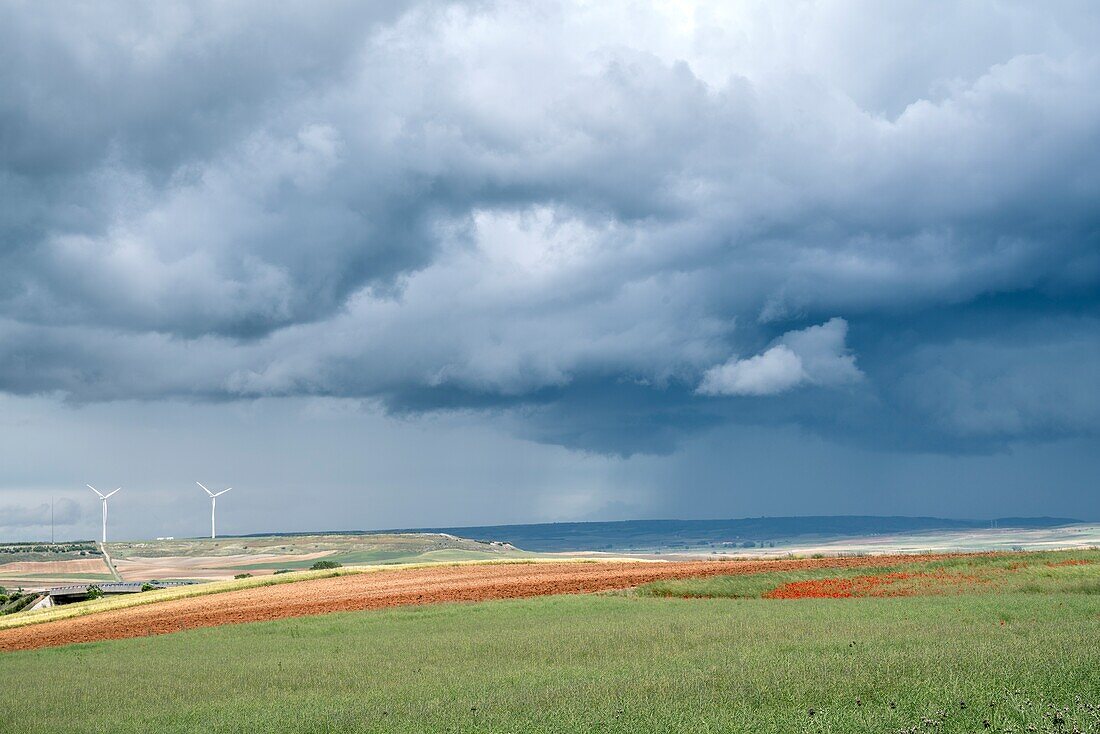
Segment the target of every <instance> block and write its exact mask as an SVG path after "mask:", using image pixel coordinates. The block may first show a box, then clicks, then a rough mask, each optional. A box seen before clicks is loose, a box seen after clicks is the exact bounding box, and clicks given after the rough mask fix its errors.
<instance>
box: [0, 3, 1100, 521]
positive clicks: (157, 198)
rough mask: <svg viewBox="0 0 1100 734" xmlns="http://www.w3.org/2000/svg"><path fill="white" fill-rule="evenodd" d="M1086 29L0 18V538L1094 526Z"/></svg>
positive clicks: (514, 9)
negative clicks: (965, 522)
mask: <svg viewBox="0 0 1100 734" xmlns="http://www.w3.org/2000/svg"><path fill="white" fill-rule="evenodd" d="M1098 375H1100V6H1098V5H1096V4H1095V3H1090V2H1058V3H1042V4H1037V3H1025V2H1020V3H1015V2H1004V1H1000V0H998V1H996V2H993V1H991V0H989V1H985V2H982V1H980V0H979V1H976V2H971V3H929V2H923V1H922V2H897V3H888V4H883V3H862V2H828V3H824V2H822V3H817V2H786V3H776V2H756V3H726V2H719V3H714V4H707V3H693V2H675V1H673V0H666V1H662V2H657V1H656V0H653V1H651V2H583V3H571V2H561V3H559V2H540V3H523V2H515V3H513V2H469V3H401V2H376V3H352V2H348V3H340V2H330V3H320V4H319V3H292V2H287V3H276V4H271V3H261V2H238V3H214V2H209V3H206V2H193V3H154V4H149V3H136V2H135V3H122V2H115V3H87V4H80V3H56V4H40V3H30V2H25V3H24V2H18V1H17V2H9V3H3V4H0V539H10V540H18V539H29V538H37V537H43V536H44V535H48V522H49V503H50V501H51V499H54V500H55V501H56V503H57V504H55V520H56V521H57V522H58V525H59V530H58V532H59V535H61V536H67V537H73V536H81V537H90V536H92V535H93V534H94V533H95V530H96V528H97V525H98V507H97V504H96V500H95V497H94V496H93V495H92V494H91V493H90V492H89V491H88V490H87V489H84V484H85V482H89V483H91V484H95V485H96V486H100V488H101V489H102V488H108V489H113V488H114V487H115V486H119V485H121V486H122V487H123V492H122V493H121V494H120V495H119V496H118V497H117V498H116V499H115V500H112V533H113V535H114V536H115V537H119V538H123V537H130V538H140V537H150V536H157V535H176V536H184V535H190V534H197V533H201V532H202V531H203V529H204V528H205V523H206V522H207V515H206V513H207V510H208V506H207V503H206V501H205V499H204V495H202V494H201V490H199V489H198V488H197V487H196V486H195V485H194V482H195V480H199V481H202V482H203V483H205V484H207V485H208V486H211V488H214V486H215V485H217V486H219V487H221V486H228V485H233V486H234V487H235V489H234V492H233V493H232V494H230V495H228V496H227V497H226V499H225V500H224V502H223V503H219V529H220V530H222V531H223V532H226V533H241V532H257V531H265V530H309V529H341V528H349V529H350V528H361V529H370V528H383V527H395V526H398V527H400V526H426V525H461V524H488V523H496V522H539V521H551V520H585V519H628V518H651V517H681V518H713V517H739V516H748V515H762V514H769V515H780V514H782V515H791V514H848V513H865V514H926V515H939V516H946V517H994V516H1005V515H1041V514H1047V515H1061V516H1072V517H1080V518H1083V519H1097V518H1100V491H1098V488H1097V484H1096V481H1097V480H1096V478H1097V476H1100V377H1098Z"/></svg>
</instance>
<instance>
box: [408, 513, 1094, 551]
mask: <svg viewBox="0 0 1100 734" xmlns="http://www.w3.org/2000/svg"><path fill="white" fill-rule="evenodd" d="M1079 522H1081V521H1080V520H1073V519H1070V518H1064V517H1005V518H998V519H996V520H948V519H944V518H940V517H900V516H894V517H878V516H874V515H835V516H810V517H746V518H741V519H738V520H624V521H620V522H563V523H543V524H536V525H485V526H479V527H461V528H417V529H410V530H408V531H406V532H442V533H450V534H452V535H458V536H460V537H463V538H470V539H472V540H497V541H504V542H507V543H511V544H512V545H514V546H516V547H518V548H523V549H524V550H529V551H591V550H620V551H622V550H629V549H653V548H677V547H689V548H690V547H699V546H708V545H712V544H722V543H733V542H736V543H744V542H746V541H754V542H758V543H759V542H780V543H782V542H784V541H790V540H792V539H796V538H807V537H814V536H817V537H833V538H836V537H845V536H847V537H853V536H863V535H885V534H893V533H913V532H926V531H929V532H930V531H934V530H966V529H970V528H989V527H991V526H993V525H994V523H995V524H996V527H999V528H1048V527H1059V526H1062V525H1073V524H1075V523H1079Z"/></svg>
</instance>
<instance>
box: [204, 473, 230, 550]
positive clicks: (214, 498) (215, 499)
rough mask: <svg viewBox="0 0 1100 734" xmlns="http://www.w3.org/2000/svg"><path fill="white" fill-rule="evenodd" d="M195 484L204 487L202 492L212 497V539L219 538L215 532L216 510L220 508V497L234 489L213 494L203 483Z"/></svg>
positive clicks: (226, 489)
mask: <svg viewBox="0 0 1100 734" xmlns="http://www.w3.org/2000/svg"><path fill="white" fill-rule="evenodd" d="M195 484H197V485H199V486H200V487H202V491H203V492H206V493H207V494H208V495H210V537H211V538H216V537H218V534H217V532H216V531H215V526H214V510H215V509H216V508H217V506H218V497H219V496H220V495H223V494H225V493H226V492H228V491H229V490H231V489H233V488H232V487H226V488H225V489H223V490H222V491H220V492H211V491H210V490H209V489H207V488H206V486H205V485H204V484H203V483H202V482H195Z"/></svg>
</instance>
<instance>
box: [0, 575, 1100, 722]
mask: <svg viewBox="0 0 1100 734" xmlns="http://www.w3.org/2000/svg"><path fill="white" fill-rule="evenodd" d="M1043 567H1044V568H1050V567H1047V566H1045V565H1044V566H1043ZM1062 568H1069V569H1072V570H1073V572H1074V574H1081V573H1085V572H1088V573H1091V574H1092V575H1093V577H1095V576H1096V574H1097V573H1098V569H1100V567H1098V566H1097V565H1096V564H1088V565H1084V566H1065V567H1061V566H1058V567H1053V569H1052V570H1055V571H1058V572H1060V571H1059V569H1062ZM1082 569H1084V570H1082ZM1079 581H1080V579H1078V578H1076V576H1066V577H1064V578H1062V579H1061V580H1060V581H1058V582H1056V583H1050V584H1047V585H1046V586H1045V587H1042V588H1033V589H1030V590H1020V589H1015V588H1014V589H1010V590H1002V591H996V592H992V593H977V594H966V595H945V596H925V597H899V598H862V599H809V600H796V601H792V600H768V599H751V598H749V599H742V598H710V599H704V598H696V599H680V598H666V597H661V596H652V595H648V594H646V593H630V592H628V593H619V594H606V595H596V596H562V597H548V598H541V599H534V600H524V601H509V602H489V603H481V604H467V605H440V606H431V607H420V608H408V609H398V610H391V611H386V612H367V613H349V614H332V615H326V616H321V617H312V618H303V619H294V620H284V621H279V622H267V623H258V624H249V625H239V626H230V627H221V628H216V629H205V630H196V631H191V632H185V633H180V634H174V635H167V636H163V637H155V638H145V639H136V640H126V641H118V642H105V643H93V644H87V645H77V646H72V647H67V648H59V649H52V650H41V651H35V652H22V653H11V654H6V655H0V731H20V732H147V731H157V732H193V731H204V732H240V731H293V732H344V731H356V732H361V731H362V732H563V733H564V732H622V733H623V734H626V733H633V732H775V733H777V734H778V733H780V732H783V733H786V732H868V731H874V732H878V731H886V732H898V731H911V732H918V731H919V732H924V731H929V732H930V731H935V732H977V731H987V729H986V728H985V726H984V724H983V722H984V721H988V722H989V725H990V728H989V729H988V730H990V731H996V732H1009V731H1012V732H1020V733H1022V732H1026V731H1032V730H1031V729H1028V727H1029V726H1033V727H1035V729H1034V731H1040V732H1072V731H1074V727H1076V728H1077V729H1078V730H1079V731H1082V732H1096V731H1100V675H1098V674H1097V671H1098V670H1100V595H1098V594H1093V593H1087V590H1086V589H1084V587H1080V586H1079V585H1078V582H1079ZM811 710H812V711H813V713H812V714H811ZM1059 721H1061V722H1062V723H1059Z"/></svg>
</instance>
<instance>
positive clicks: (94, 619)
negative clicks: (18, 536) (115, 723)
mask: <svg viewBox="0 0 1100 734" xmlns="http://www.w3.org/2000/svg"><path fill="white" fill-rule="evenodd" d="M936 557H942V556H869V557H861V558H822V559H800V560H783V561H779V560H776V561H721V562H711V561H684V562H676V563H618V562H599V563H538V564H505V565H469V566H439V567H432V568H418V569H406V570H402V569H393V570H386V571H381V572H378V573H365V574H358V575H353V576H341V577H337V578H331V579H317V580H313V581H299V582H293V583H287V584H280V585H277V586H264V587H259V588H255V589H245V590H242V591H232V592H225V593H220V594H211V595H209V596H200V597H194V598H190V599H177V600H174V601H166V602H159V603H155V604H148V605H145V606H138V607H131V608H129V609H119V610H114V611H108V612H101V613H98V614H91V615H88V616H86V617H77V618H74V619H64V620H59V621H56V622H46V623H42V624H35V625H30V626H27V627H18V628H15V629H8V630H0V650H3V651H11V650H31V649H35V648H40V647H55V646H58V645H68V644H72V643H76V642H93V641H96V640H113V639H122V638H128V637H144V636H147V635H162V634H167V633H169V632H179V631H181V630H188V629H195V628H197V627H215V626H218V625H223V624H239V623H242V622H258V621H263V620H270V619H283V618H286V617H301V616H307V615H313V614H326V613H328V612H344V611H358V610H366V609H382V608H385V607H395V606H402V605H411V604H431V603H436V602H455V601H484V600H488V599H515V598H521V597H531V596H546V595H550V594H580V593H589V592H595V591H609V590H612V589H625V588H629V587H631V586H637V585H638V584H644V583H647V582H650V581H656V580H658V579H672V578H691V577H706V576H719V575H728V574H749V573H759V572H762V571H783V570H791V569H797V568H843V567H864V566H882V565H886V564H889V563H897V562H905V561H914V560H928V559H931V558H936Z"/></svg>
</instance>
